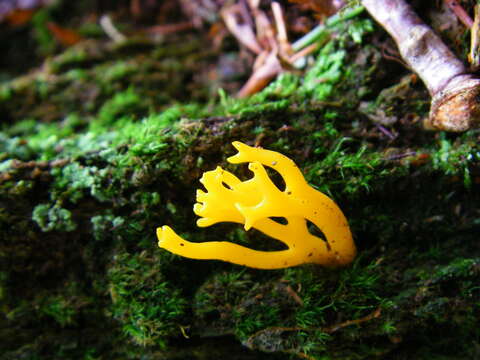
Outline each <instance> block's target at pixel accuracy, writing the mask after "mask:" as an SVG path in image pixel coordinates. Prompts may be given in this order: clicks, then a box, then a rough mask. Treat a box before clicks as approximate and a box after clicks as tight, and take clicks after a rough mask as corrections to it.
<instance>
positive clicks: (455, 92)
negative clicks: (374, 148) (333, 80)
mask: <svg viewBox="0 0 480 360" xmlns="http://www.w3.org/2000/svg"><path fill="white" fill-rule="evenodd" d="M362 4H363V5H364V6H365V8H366V9H367V10H368V11H369V13H370V14H371V15H372V16H373V17H374V18H375V19H376V20H377V21H378V22H379V23H380V24H381V25H382V26H383V27H384V28H385V30H387V32H388V33H389V34H390V35H391V36H392V37H393V39H394V40H395V42H396V43H397V45H398V47H399V50H400V53H401V55H402V57H403V59H404V60H405V61H406V63H407V64H408V65H409V66H410V68H411V69H412V70H413V71H415V72H416V73H417V74H418V76H419V77H420V78H421V79H422V81H423V82H424V84H425V86H426V87H427V89H428V91H429V92H430V95H431V96H432V103H431V108H430V115H429V118H428V119H427V120H426V121H425V124H424V125H425V127H427V128H433V129H437V130H446V131H465V130H468V129H470V128H472V127H474V126H478V124H479V122H480V102H479V101H478V99H479V97H480V79H478V78H477V77H476V76H474V75H472V74H470V73H468V71H467V69H466V67H465V65H464V64H463V63H462V61H460V60H459V59H458V58H457V57H456V56H455V55H454V54H453V53H452V52H451V51H450V49H449V48H448V47H447V46H446V45H445V44H444V43H443V42H442V40H441V39H440V38H439V37H438V36H437V35H436V34H435V33H434V32H433V30H432V29H431V28H430V27H428V26H427V25H426V24H425V23H423V22H422V20H421V19H420V18H419V17H418V15H417V14H416V13H415V12H414V10H413V9H412V7H411V6H410V5H408V4H407V3H406V2H405V1H404V0H362Z"/></svg>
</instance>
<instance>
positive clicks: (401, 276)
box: [0, 19, 480, 359]
mask: <svg viewBox="0 0 480 360" xmlns="http://www.w3.org/2000/svg"><path fill="white" fill-rule="evenodd" d="M350 28H351V29H356V30H355V31H356V33H355V36H354V37H353V39H356V40H359V39H360V38H361V36H363V35H365V33H367V32H369V31H371V29H372V23H371V22H369V21H368V20H366V19H356V20H354V22H353V23H351V24H350ZM351 32H352V31H351ZM345 34H346V33H343V35H341V36H338V37H337V39H336V40H334V41H331V42H330V43H329V44H327V45H326V46H325V47H324V48H323V49H322V50H321V51H320V53H319V54H318V55H317V56H316V61H315V63H314V64H313V65H312V66H311V67H310V69H309V70H307V72H306V74H305V75H304V76H301V77H300V76H296V75H292V74H284V75H282V76H281V77H280V78H279V79H277V80H276V81H275V82H274V83H273V84H271V85H270V86H269V87H268V88H267V89H266V90H264V91H263V92H262V93H260V94H258V95H255V96H254V97H252V98H250V99H247V100H235V99H233V98H230V97H229V96H227V95H225V93H224V92H221V96H220V99H216V100H211V101H210V102H207V103H205V100H207V98H208V96H209V94H213V91H212V90H210V89H212V88H213V87H211V88H210V87H209V86H211V84H210V83H207V82H206V81H207V80H206V79H208V76H207V77H202V76H195V74H197V75H198V74H202V71H205V68H206V67H208V66H209V65H208V63H203V62H202V61H201V59H206V58H209V61H213V62H214V61H216V60H214V58H213V60H212V58H211V57H212V56H213V55H212V54H205V53H204V52H201V51H198V49H199V48H200V45H198V43H197V44H196V43H189V42H188V41H185V42H182V46H180V47H178V46H174V47H169V45H168V44H160V45H154V44H143V45H141V46H133V44H131V45H130V46H131V47H128V46H127V47H126V48H125V49H127V50H129V51H126V53H122V52H117V50H118V49H117V50H112V48H110V47H108V46H105V45H101V46H100V45H98V44H96V45H91V44H90V45H88V46H87V45H85V44H81V45H80V46H79V47H75V48H72V49H70V50H68V51H67V52H66V53H64V54H63V55H60V56H59V57H57V58H54V59H52V60H50V61H49V62H48V63H47V64H46V65H45V66H44V67H42V70H40V71H38V72H35V73H32V74H31V75H28V76H26V77H23V78H21V79H16V80H13V81H11V82H9V83H5V84H3V85H2V89H1V92H0V108H1V109H2V111H1V112H2V113H3V114H6V115H4V116H5V118H4V120H5V121H4V123H6V124H7V125H6V126H4V127H3V129H2V132H1V133H0V150H1V155H0V156H1V158H0V161H1V162H0V170H1V176H0V203H1V207H0V237H1V241H0V259H1V261H0V263H1V269H0V301H1V304H2V305H1V312H2V314H1V317H0V337H1V339H2V341H1V343H0V354H2V355H0V357H1V358H2V359H17V358H32V359H34V358H62V359H64V358H88V359H100V358H140V357H142V358H151V359H157V358H165V359H185V358H188V359H214V358H224V357H225V356H226V355H225V354H228V356H229V357H230V358H232V353H233V352H237V348H243V350H241V351H240V350H238V351H239V352H238V357H237V358H238V359H253V358H259V357H260V356H261V358H262V359H286V358H289V357H290V356H292V355H296V356H298V357H300V358H311V359H320V358H322V359H323V358H335V359H338V358H341V359H370V358H373V357H380V358H382V357H384V358H387V357H388V358H397V359H403V358H409V359H411V358H416V359H422V358H424V359H431V358H435V357H438V356H440V355H441V356H442V357H443V358H451V359H453V358H458V357H459V356H460V357H463V358H473V357H474V356H476V355H475V354H477V353H478V346H479V337H480V333H479V326H478V325H479V321H478V319H479V316H480V307H479V303H480V288H479V286H478V285H479V282H478V278H479V276H480V249H479V245H478V233H479V226H480V222H479V218H480V212H479V211H480V210H479V205H478V204H479V203H480V195H479V194H480V193H479V191H478V190H479V184H480V163H479V161H480V148H479V146H478V142H479V138H478V136H479V135H478V132H474V131H472V132H468V133H465V134H463V135H447V134H441V133H440V134H439V133H426V132H424V131H422V130H421V129H420V121H419V120H420V119H421V117H422V116H426V113H427V110H428V109H427V108H426V104H428V97H427V94H426V92H425V90H423V89H422V88H421V85H419V84H418V83H417V84H415V83H414V82H412V81H410V80H409V79H407V80H405V78H404V81H403V82H402V86H395V84H396V83H397V82H398V81H399V80H400V79H401V78H402V77H403V76H404V75H405V73H404V72H403V71H402V70H400V68H399V67H396V66H392V65H391V64H390V65H389V64H388V63H387V62H386V61H385V60H384V59H383V58H382V57H381V56H380V55H379V52H378V51H377V50H376V49H375V48H373V47H370V46H366V45H364V46H361V45H360V44H358V43H354V42H353V41H352V37H349V36H347V35H345ZM368 36H373V35H368ZM86 48H89V49H96V52H93V53H89V52H88V51H87V50H85V49H86ZM132 49H133V50H132ZM130 50H132V51H130ZM118 51H119V50H118ZM132 54H133V55H132ZM199 59H200V60H199ZM390 86H392V87H390ZM388 87H390V89H389V90H384V91H382V92H381V90H382V88H388ZM234 140H241V141H243V142H246V143H249V144H255V145H259V146H263V147H266V148H269V149H272V150H276V151H279V152H282V153H284V154H285V155H287V156H289V157H291V158H293V159H294V160H295V162H296V163H297V164H298V165H299V166H300V167H301V169H302V171H303V172H304V174H305V175H306V178H307V179H308V181H309V182H310V183H311V184H313V185H314V186H315V187H317V188H318V189H319V190H321V191H323V192H325V193H327V194H329V195H330V196H331V197H332V198H334V199H335V201H336V202H337V203H338V204H339V205H340V206H341V208H342V209H343V211H344V213H345V214H346V215H347V217H348V219H349V221H350V224H351V226H352V231H353V233H354V236H355V241H356V243H357V246H358V248H359V256H358V258H357V259H356V260H355V262H354V263H353V264H352V265H351V266H349V267H346V268H343V269H336V270H327V269H322V268H318V267H315V266H302V267H297V268H291V269H286V270H279V271H260V270H252V269H244V268H241V267H239V266H235V265H231V264H225V263H220V262H215V261H194V260H188V259H183V258H180V257H177V256H175V255H172V254H169V253H167V252H165V251H162V250H160V249H158V248H157V246H156V239H155V228H156V227H157V226H161V225H164V224H167V225H171V226H172V227H174V228H175V230H176V231H178V232H179V233H181V234H182V235H184V236H186V237H187V238H189V239H190V240H192V241H206V240H222V239H228V240H230V241H234V242H238V243H244V244H247V243H248V244H249V245H250V246H254V247H256V248H261V249H273V248H275V244H272V243H270V242H269V241H268V239H266V238H264V237H263V236H262V235H261V234H259V233H255V232H251V231H249V232H247V233H246V232H244V231H243V229H241V228H239V227H237V226H229V225H216V226H213V227H211V228H207V229H198V228H196V227H195V226H194V224H195V217H194V215H193V212H192V205H193V202H194V194H195V189H196V188H197V187H199V184H198V179H199V177H200V175H201V173H202V172H204V171H206V170H211V169H212V168H214V167H215V166H216V165H217V164H221V165H222V166H225V167H226V168H228V169H229V170H232V171H233V172H235V173H237V174H238V175H239V176H241V177H244V178H246V177H248V176H250V174H249V171H248V170H247V169H246V168H245V167H233V166H231V165H226V162H225V158H226V157H227V156H229V155H232V154H233V153H234V149H233V148H232V146H231V145H230V143H231V142H232V141H234ZM252 244H253V245H252ZM242 346H243V347H242ZM248 349H250V350H248ZM259 352H264V354H262V355H259ZM267 353H268V354H267Z"/></svg>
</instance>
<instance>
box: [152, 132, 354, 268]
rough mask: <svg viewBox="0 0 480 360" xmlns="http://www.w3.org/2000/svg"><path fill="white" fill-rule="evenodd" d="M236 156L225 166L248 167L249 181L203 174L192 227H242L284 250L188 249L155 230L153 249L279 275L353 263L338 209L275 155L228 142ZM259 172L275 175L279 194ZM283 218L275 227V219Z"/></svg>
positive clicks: (217, 245) (221, 244)
mask: <svg viewBox="0 0 480 360" xmlns="http://www.w3.org/2000/svg"><path fill="white" fill-rule="evenodd" d="M233 146H234V147H235V148H236V149H237V150H238V153H237V154H236V155H234V156H232V157H230V158H228V159H227V160H228V161H229V162H230V163H232V164H239V163H246V162H248V163H249V165H248V168H249V169H250V170H251V171H252V172H253V177H252V178H251V179H248V180H246V181H241V180H240V179H239V178H237V177H236V176H235V175H233V174H232V173H230V172H228V171H225V170H223V169H222V168H221V167H217V168H216V169H215V170H212V171H207V172H205V173H204V174H203V176H202V178H201V179H200V182H201V183H202V184H203V185H204V186H205V189H206V190H207V191H206V192H205V191H203V190H197V203H196V204H195V206H194V207H193V211H194V212H195V214H197V215H198V216H200V219H198V220H197V225H198V226H200V227H206V226H210V225H213V224H216V223H218V222H235V223H240V224H244V228H245V230H249V229H250V228H255V229H257V230H260V231H261V232H263V233H264V234H266V235H268V236H270V237H272V238H275V239H277V240H280V241H282V242H283V243H285V244H286V245H287V246H288V249H286V250H280V251H258V250H253V249H250V248H247V247H244V246H241V245H237V244H234V243H231V242H228V241H210V242H203V243H194V242H190V241H187V240H184V239H182V238H181V237H180V236H178V235H177V234H176V233H175V232H174V231H173V230H172V229H171V228H170V227H169V226H163V227H161V228H157V237H158V246H159V247H161V248H164V249H166V250H168V251H170V252H172V253H174V254H178V255H181V256H184V257H188V258H192V259H205V260H206V259H211V260H213V259H216V260H223V261H228V262H231V263H234V264H238V265H244V266H249V267H253V268H259V269H279V268H286V267H290V266H295V265H300V264H304V263H315V264H321V265H325V266H337V265H345V264H348V263H350V262H351V261H352V260H353V258H354V257H355V254H356V250H355V244H354V242H353V239H352V234H351V232H350V228H349V226H348V222H347V220H346V218H345V216H344V215H343V213H342V211H341V210H340V209H339V207H338V206H337V205H336V204H335V202H333V200H331V199H330V198H329V197H327V196H326V195H324V194H322V193H321V192H319V191H317V190H315V189H313V188H312V187H310V186H309V185H308V183H307V182H306V180H305V178H304V177H303V175H302V173H301V171H300V170H299V168H298V167H297V166H296V165H295V163H294V162H293V161H292V160H290V159H289V158H287V157H286V156H284V155H282V154H280V153H277V152H275V151H270V150H265V149H262V148H254V147H250V146H248V145H245V144H243V143H241V142H238V141H235V142H233ZM264 166H268V167H270V168H272V169H275V170H276V171H277V172H278V173H279V174H280V175H281V176H282V177H283V180H284V181H285V185H286V187H285V189H284V190H283V191H281V190H280V189H279V188H278V187H277V186H276V185H275V184H274V183H273V182H272V180H271V179H270V178H269V176H268V174H267V171H266V169H265V167H264ZM279 217H281V218H285V219H286V221H287V223H286V224H281V223H279V222H277V221H275V220H274V219H275V218H279ZM309 222H310V223H313V224H315V225H316V226H317V227H318V228H319V229H320V230H321V231H322V232H323V234H324V235H325V239H322V238H320V237H318V236H316V235H314V234H312V233H311V232H310V231H309V226H308V224H309Z"/></svg>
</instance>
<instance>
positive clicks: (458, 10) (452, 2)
mask: <svg viewBox="0 0 480 360" xmlns="http://www.w3.org/2000/svg"><path fill="white" fill-rule="evenodd" d="M445 4H447V6H448V8H449V9H450V10H452V11H453V13H454V14H455V15H456V16H457V18H458V19H459V20H460V21H461V22H462V23H463V25H465V26H466V27H467V28H471V27H472V25H473V20H472V18H471V17H470V16H469V15H468V14H467V12H466V11H465V9H464V8H463V7H461V6H460V4H459V3H458V1H457V0H445Z"/></svg>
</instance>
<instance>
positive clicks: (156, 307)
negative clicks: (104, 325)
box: [108, 253, 186, 348]
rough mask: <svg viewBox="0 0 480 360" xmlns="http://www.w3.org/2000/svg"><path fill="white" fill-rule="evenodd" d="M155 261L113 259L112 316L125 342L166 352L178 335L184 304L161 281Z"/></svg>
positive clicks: (129, 257) (176, 291)
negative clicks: (171, 338)
mask: <svg viewBox="0 0 480 360" xmlns="http://www.w3.org/2000/svg"><path fill="white" fill-rule="evenodd" d="M161 267H162V264H161V261H159V259H158V258H156V257H152V256H151V255H147V253H139V254H133V255H129V254H122V255H119V256H117V257H116V259H115V262H114V263H113V264H112V266H111V267H110V269H109V271H108V279H109V283H110V285H109V291H110V295H111V297H112V305H111V307H110V312H111V315H112V316H113V317H114V318H115V319H117V320H118V321H120V323H121V327H122V330H123V332H124V334H125V335H126V337H127V338H129V339H132V340H133V341H134V342H135V343H137V344H139V345H142V346H146V345H149V346H152V345H157V346H160V347H161V348H165V347H166V345H167V343H168V337H169V336H172V335H177V334H179V333H180V327H179V326H181V323H182V319H183V318H184V317H185V310H186V300H185V299H184V298H182V296H181V292H180V290H179V289H178V288H175V285H173V284H172V283H169V282H168V281H166V279H164V277H163V275H162V273H161V271H160V270H161Z"/></svg>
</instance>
